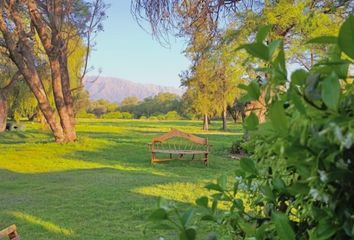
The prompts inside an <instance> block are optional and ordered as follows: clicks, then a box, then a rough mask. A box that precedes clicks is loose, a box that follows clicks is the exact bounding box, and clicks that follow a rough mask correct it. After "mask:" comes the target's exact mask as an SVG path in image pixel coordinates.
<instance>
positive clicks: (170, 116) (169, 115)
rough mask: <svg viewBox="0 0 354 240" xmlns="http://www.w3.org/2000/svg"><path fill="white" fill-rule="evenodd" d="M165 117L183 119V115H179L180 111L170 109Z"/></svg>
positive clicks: (167, 118)
mask: <svg viewBox="0 0 354 240" xmlns="http://www.w3.org/2000/svg"><path fill="white" fill-rule="evenodd" d="M165 119H166V120H179V119H181V117H180V116H179V115H178V113H177V112H176V111H170V112H168V113H166V115H165Z"/></svg>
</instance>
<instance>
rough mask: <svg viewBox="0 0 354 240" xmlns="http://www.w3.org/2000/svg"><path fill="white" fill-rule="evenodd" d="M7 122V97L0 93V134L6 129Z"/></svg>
mask: <svg viewBox="0 0 354 240" xmlns="http://www.w3.org/2000/svg"><path fill="white" fill-rule="evenodd" d="M6 120H7V97H6V94H5V93H3V92H2V91H0V133H1V132H4V131H5V129H6Z"/></svg>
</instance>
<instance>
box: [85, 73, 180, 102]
mask: <svg viewBox="0 0 354 240" xmlns="http://www.w3.org/2000/svg"><path fill="white" fill-rule="evenodd" d="M84 87H85V89H86V90H87V91H88V92H89V93H90V98H91V99H93V100H97V99H107V100H109V101H111V102H117V103H120V102H121V101H122V100H123V99H124V98H126V97H130V96H135V97H137V98H139V99H140V100H143V99H144V98H146V97H151V96H155V95H157V94H158V93H161V92H169V93H175V94H177V95H180V96H181V95H182V94H183V90H182V89H180V88H176V87H168V86H160V85H155V84H143V83H136V82H132V81H129V80H125V79H121V78H115V77H101V76H100V77H98V78H97V77H94V76H88V77H86V78H85V79H84Z"/></svg>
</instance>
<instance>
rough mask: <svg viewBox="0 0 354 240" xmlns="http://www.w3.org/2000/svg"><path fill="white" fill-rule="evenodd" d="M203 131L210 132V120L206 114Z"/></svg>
mask: <svg viewBox="0 0 354 240" xmlns="http://www.w3.org/2000/svg"><path fill="white" fill-rule="evenodd" d="M203 130H206V131H208V130H209V118H208V114H204V119H203Z"/></svg>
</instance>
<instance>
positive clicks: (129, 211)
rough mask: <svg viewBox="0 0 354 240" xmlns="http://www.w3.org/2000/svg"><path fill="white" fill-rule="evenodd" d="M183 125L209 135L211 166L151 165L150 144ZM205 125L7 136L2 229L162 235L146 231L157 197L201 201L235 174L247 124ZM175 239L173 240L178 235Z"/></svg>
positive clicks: (129, 124) (1, 170)
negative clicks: (74, 137) (68, 137)
mask: <svg viewBox="0 0 354 240" xmlns="http://www.w3.org/2000/svg"><path fill="white" fill-rule="evenodd" d="M171 127H175V128H178V129H180V130H182V131H187V132H190V133H193V134H197V135H199V136H202V137H208V139H209V142H210V144H213V148H212V154H211V155H210V166H209V167H205V166H204V165H203V164H202V163H201V162H199V161H194V162H190V161H188V162H187V161H185V162H182V161H176V162H169V163H167V164H157V165H154V166H151V165H150V154H149V152H148V151H147V145H146V143H148V142H150V141H151V138H152V137H154V136H156V135H160V134H162V133H164V132H167V131H169V129H170V128H171ZM220 127H221V123H218V122H214V123H213V124H212V125H211V130H210V131H208V132H204V131H202V130H201V123H200V122H194V121H162V122H157V121H156V122H155V121H140V120H135V121H134V120H131V121H123V120H120V121H118V120H117V121H115V120H81V121H79V124H78V126H77V130H78V135H79V141H78V142H77V143H72V144H64V145H58V144H55V143H53V141H52V137H51V135H50V134H49V133H48V131H46V130H43V129H42V128H41V126H39V125H37V124H32V123H27V124H26V130H24V131H18V132H6V133H3V134H1V135H0V153H1V154H0V229H2V228H5V227H6V226H8V225H10V224H13V223H15V224H16V225H17V226H18V229H19V233H20V235H21V236H22V239H24V240H26V239H30V240H32V239H33V240H38V239H105V240H107V239H158V236H159V235H158V233H157V232H156V231H154V230H152V229H147V230H146V233H145V235H144V233H143V230H144V228H145V224H146V221H145V220H146V218H147V217H148V215H149V214H150V213H151V211H152V210H153V209H154V208H155V207H156V201H157V197H158V196H162V197H164V198H167V199H171V200H174V201H177V202H178V203H179V204H183V205H190V204H194V201H195V199H196V198H198V197H199V196H200V195H202V194H207V192H206V191H205V190H204V189H203V186H204V185H205V183H206V182H208V181H210V180H213V179H215V178H216V177H217V176H220V175H221V174H224V173H228V172H230V173H231V172H233V171H234V170H235V169H236V167H237V165H238V162H237V161H235V160H232V159H230V158H229V157H228V151H229V148H230V146H231V144H232V142H234V141H235V140H236V139H237V138H239V137H240V135H241V128H240V126H235V125H234V124H233V125H231V124H230V127H231V130H229V131H227V132H222V131H220V130H219V128H220ZM172 239H174V238H173V237H172Z"/></svg>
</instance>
